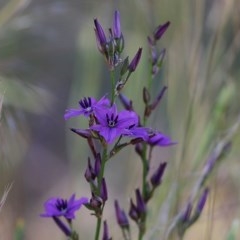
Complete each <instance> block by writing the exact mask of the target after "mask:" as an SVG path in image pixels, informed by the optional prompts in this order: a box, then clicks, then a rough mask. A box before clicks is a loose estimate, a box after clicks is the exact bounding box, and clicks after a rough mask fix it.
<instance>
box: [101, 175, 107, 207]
mask: <svg viewBox="0 0 240 240" xmlns="http://www.w3.org/2000/svg"><path fill="white" fill-rule="evenodd" d="M100 197H101V199H102V200H103V202H106V201H107V200H108V191H107V184H106V181H105V178H103V179H102V183H101V188H100Z"/></svg>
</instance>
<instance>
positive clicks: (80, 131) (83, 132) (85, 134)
mask: <svg viewBox="0 0 240 240" xmlns="http://www.w3.org/2000/svg"><path fill="white" fill-rule="evenodd" d="M70 130H71V131H73V132H74V133H76V134H77V135H79V136H81V137H83V138H90V137H91V136H92V135H91V132H90V131H89V130H88V129H87V130H83V129H76V128H70Z"/></svg>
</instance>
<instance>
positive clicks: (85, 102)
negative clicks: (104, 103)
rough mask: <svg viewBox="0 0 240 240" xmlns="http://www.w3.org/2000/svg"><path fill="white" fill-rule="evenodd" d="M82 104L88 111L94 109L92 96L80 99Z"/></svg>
mask: <svg viewBox="0 0 240 240" xmlns="http://www.w3.org/2000/svg"><path fill="white" fill-rule="evenodd" d="M79 104H80V106H81V107H82V108H83V109H84V110H86V111H87V112H90V111H91V110H92V100H91V98H90V97H88V98H86V97H85V98H83V99H81V100H80V101H79Z"/></svg>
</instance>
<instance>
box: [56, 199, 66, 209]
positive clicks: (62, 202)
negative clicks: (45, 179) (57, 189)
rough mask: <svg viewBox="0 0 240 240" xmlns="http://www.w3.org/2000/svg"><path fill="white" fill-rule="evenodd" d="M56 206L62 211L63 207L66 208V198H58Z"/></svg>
mask: <svg viewBox="0 0 240 240" xmlns="http://www.w3.org/2000/svg"><path fill="white" fill-rule="evenodd" d="M56 207H57V209H58V210H59V211H63V210H65V209H67V200H64V199H58V200H57V202H56Z"/></svg>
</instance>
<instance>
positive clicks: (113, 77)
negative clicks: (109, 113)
mask: <svg viewBox="0 0 240 240" xmlns="http://www.w3.org/2000/svg"><path fill="white" fill-rule="evenodd" d="M110 78H111V88H112V89H111V106H112V105H113V103H114V98H115V71H114V69H113V70H111V71H110Z"/></svg>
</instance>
